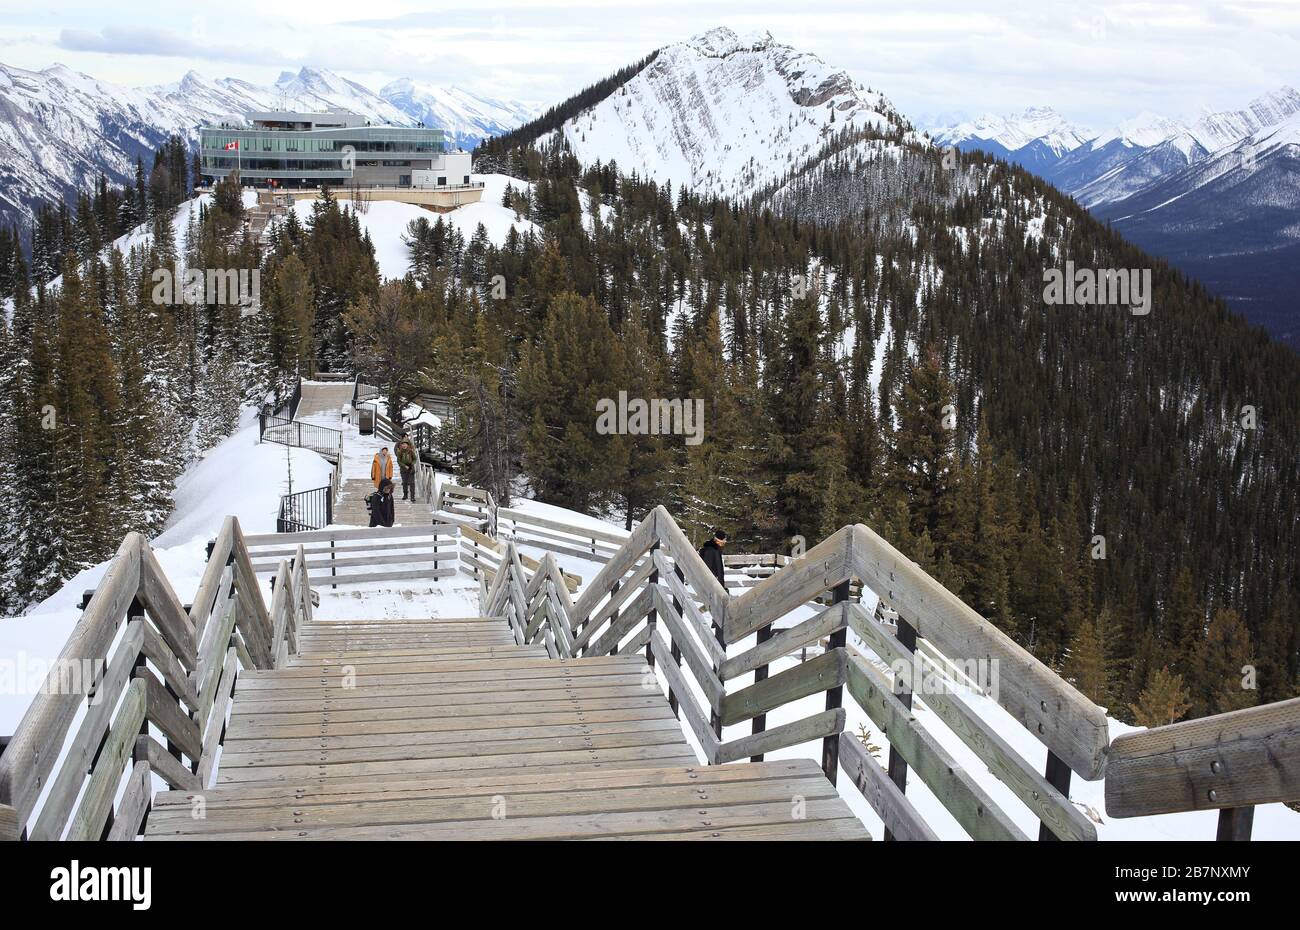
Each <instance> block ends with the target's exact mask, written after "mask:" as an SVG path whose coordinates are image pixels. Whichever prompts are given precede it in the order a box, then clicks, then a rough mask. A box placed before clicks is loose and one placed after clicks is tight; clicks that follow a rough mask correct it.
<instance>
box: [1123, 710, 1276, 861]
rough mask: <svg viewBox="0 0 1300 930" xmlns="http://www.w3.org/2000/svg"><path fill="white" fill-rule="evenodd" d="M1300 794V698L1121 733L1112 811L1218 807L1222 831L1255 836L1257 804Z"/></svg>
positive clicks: (1138, 813)
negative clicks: (1252, 833) (1253, 831)
mask: <svg viewBox="0 0 1300 930" xmlns="http://www.w3.org/2000/svg"><path fill="white" fill-rule="evenodd" d="M1298 799H1300V698H1292V699H1291V700H1289V701H1278V702H1276V703H1273V704H1264V705H1261V706H1259V707H1250V708H1247V709H1245V710H1235V711H1231V712H1229V713H1226V714H1216V715H1215V716H1213V717H1201V718H1199V719H1197V720H1185V721H1183V722H1182V723H1173V724H1170V725H1168V726H1163V727H1153V728H1152V729H1149V730H1140V731H1138V732H1136V733H1126V734H1125V735H1123V736H1121V737H1118V738H1117V739H1116V740H1115V742H1113V743H1112V744H1111V746H1110V761H1109V763H1108V764H1107V767H1106V812H1107V813H1108V814H1110V816H1112V817H1142V816H1147V815H1150V814H1172V813H1178V812H1181V811H1203V810H1217V811H1218V812H1219V829H1218V838H1219V839H1221V840H1246V839H1250V832H1251V827H1252V824H1253V821H1254V816H1255V805H1257V804H1268V803H1273V802H1278V801H1280V802H1294V801H1296V800H1298Z"/></svg>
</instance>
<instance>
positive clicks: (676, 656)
mask: <svg viewBox="0 0 1300 930" xmlns="http://www.w3.org/2000/svg"><path fill="white" fill-rule="evenodd" d="M673 574H674V575H676V576H677V580H678V581H680V582H682V584H683V585H684V584H685V583H686V576H685V575H683V574H682V570H681V568H680V567H678V565H677V563H676V562H674V563H673ZM673 610H675V611H676V612H677V616H679V617H680V616H682V610H683V607H682V604H681V602H680V601H679V600H677V595H676V594H675V593H674V594H673ZM668 651H669V653H670V654H671V655H672V657H673V663H674V664H675V665H676V666H677V667H678V668H681V665H682V647H681V644H680V643H678V642H677V639H676V637H674V638H673V641H672V643H671V644H669V647H668ZM715 671H716V669H715ZM668 706H669V707H671V708H672V709H673V716H674V717H676V718H677V719H678V720H680V719H681V717H682V714H681V709H680V708H679V707H678V706H677V695H676V694H675V693H673V689H672V688H669V689H668Z"/></svg>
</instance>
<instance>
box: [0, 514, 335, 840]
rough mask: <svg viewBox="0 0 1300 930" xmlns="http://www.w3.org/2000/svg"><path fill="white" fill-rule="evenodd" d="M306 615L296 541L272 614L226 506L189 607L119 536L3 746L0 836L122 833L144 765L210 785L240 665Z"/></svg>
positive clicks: (282, 640) (148, 772)
mask: <svg viewBox="0 0 1300 930" xmlns="http://www.w3.org/2000/svg"><path fill="white" fill-rule="evenodd" d="M310 617H311V598H310V591H309V589H308V587H307V581H306V573H305V566H304V558H303V554H302V549H301V547H299V548H298V549H297V550H296V552H295V553H294V558H293V560H292V562H290V561H288V560H283V559H282V560H281V561H280V562H279V564H278V566H277V569H276V590H275V596H274V598H273V600H272V603H271V607H270V610H269V611H268V609H267V607H266V605H265V603H264V601H263V600H262V595H261V592H260V591H259V590H258V584H257V576H256V574H255V573H254V572H253V569H252V564H251V562H250V560H249V557H248V550H247V548H246V546H245V541H244V537H243V535H242V533H241V532H240V529H239V523H238V521H236V520H235V518H234V517H227V518H226V521H225V523H224V524H223V526H222V529H221V533H220V535H219V536H218V537H217V539H216V541H215V542H214V544H213V547H212V552H211V556H210V558H209V561H208V566H207V569H206V571H205V572H204V575H203V578H202V580H201V582H200V584H199V590H198V593H197V594H196V595H195V598H194V604H193V606H191V607H190V608H188V610H187V609H186V608H184V607H182V606H181V603H180V601H179V600H178V599H177V596H176V593H175V592H174V591H173V590H172V587H171V585H170V584H169V583H168V581H167V579H166V577H165V576H164V575H163V572H162V569H161V568H160V567H159V565H158V561H157V559H156V558H155V557H154V554H153V551H152V549H150V547H149V544H148V542H147V541H146V540H145V538H144V537H143V536H141V535H140V534H138V533H131V534H129V535H128V536H127V537H126V539H125V540H123V542H122V545H121V546H120V547H119V548H118V551H117V554H116V555H115V556H114V558H113V560H112V562H110V563H109V566H108V569H107V571H106V572H105V574H104V577H103V579H102V580H101V581H100V583H99V585H98V587H97V588H96V589H95V591H94V595H93V596H92V597H91V598H90V601H89V603H88V604H87V605H86V608H85V612H84V614H83V616H82V618H81V621H80V622H79V623H78V624H77V626H76V628H75V629H74V630H73V632H72V635H71V636H70V637H69V639H68V642H67V644H66V645H65V646H64V648H63V651H62V652H61V653H60V656H59V660H58V662H57V663H56V665H55V668H54V669H53V670H52V671H51V672H50V675H49V676H48V677H47V679H46V682H45V686H44V687H43V688H42V690H41V692H40V693H39V694H37V695H36V697H35V699H34V700H33V701H32V704H31V706H30V707H29V708H28V710H27V713H26V714H25V715H24V717H23V719H22V722H21V724H20V725H19V727H18V730H17V732H16V733H15V734H14V736H13V739H12V741H11V742H10V743H9V745H8V747H7V748H6V749H5V752H4V755H3V756H0V838H2V839H18V838H19V837H20V836H27V837H30V838H31V839H40V840H55V839H70V840H86V839H131V838H132V837H134V836H136V835H137V834H138V833H139V832H140V831H141V830H142V829H143V825H144V821H145V818H146V816H147V815H148V811H149V808H150V806H151V799H152V794H153V779H152V776H155V775H156V776H158V777H159V778H161V779H162V780H163V781H164V782H165V783H167V784H168V785H170V786H171V787H172V788H177V789H182V790H186V791H201V790H203V789H205V788H206V787H208V785H209V783H210V781H211V777H212V772H213V767H214V764H215V762H216V759H217V756H218V753H219V750H220V746H221V743H222V741H223V739H224V738H225V726H226V713H227V711H228V709H229V706H230V701H231V696H232V694H233V692H234V688H235V682H236V678H237V676H238V674H239V670H240V668H259V669H266V668H273V667H275V666H276V665H277V664H279V663H281V662H283V661H285V659H286V657H287V656H288V655H290V654H292V653H294V652H295V651H296V649H297V646H296V643H297V630H298V627H299V625H300V624H301V623H302V622H304V621H305V620H307V619H310ZM83 669H88V670H89V673H88V674H79V673H74V674H69V671H73V672H76V671H77V670H83ZM159 739H162V740H165V745H164V743H162V742H159ZM119 796H120V800H117V803H116V806H114V801H115V799H118V798H119Z"/></svg>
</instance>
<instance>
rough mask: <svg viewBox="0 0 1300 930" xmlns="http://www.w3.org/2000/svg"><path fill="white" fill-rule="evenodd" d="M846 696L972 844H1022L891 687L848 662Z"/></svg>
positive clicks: (864, 665) (855, 660) (867, 667)
mask: <svg viewBox="0 0 1300 930" xmlns="http://www.w3.org/2000/svg"><path fill="white" fill-rule="evenodd" d="M848 686H849V693H850V694H852V695H853V697H854V699H855V700H856V701H857V702H858V704H859V705H861V707H862V709H863V710H865V711H866V712H867V715H868V716H869V717H870V718H871V719H872V720H873V721H875V724H876V726H878V727H880V730H881V732H882V733H884V735H885V737H886V739H888V740H889V745H890V746H892V747H893V748H895V749H897V750H898V752H899V754H900V755H901V756H902V757H903V758H904V759H906V760H907V764H908V765H909V766H911V768H912V769H913V770H914V771H915V772H916V774H917V775H918V776H920V778H921V780H922V781H924V782H925V783H926V785H927V786H928V787H929V788H930V790H931V791H932V792H934V795H935V797H937V798H938V799H939V801H940V802H941V803H942V804H943V806H944V807H946V808H947V809H948V810H949V811H950V812H951V813H952V815H953V817H954V818H956V820H957V822H958V823H959V824H961V826H962V829H964V830H965V831H966V832H967V833H968V834H970V836H971V838H972V839H977V840H1026V839H1028V837H1027V836H1025V834H1024V833H1023V832H1022V831H1021V830H1020V828H1019V827H1017V826H1016V825H1015V822H1014V821H1012V820H1011V818H1009V817H1008V816H1007V815H1006V814H1005V813H1003V812H1002V810H1001V809H1000V808H999V807H998V806H997V805H996V804H994V803H993V801H992V799H991V798H989V796H988V794H987V793H986V792H985V791H984V789H983V788H981V787H980V786H979V784H978V783H977V782H976V781H975V779H973V778H972V777H971V776H970V773H968V772H967V771H966V770H965V769H963V768H962V767H961V766H960V765H958V764H957V761H956V760H955V759H953V757H952V756H951V755H950V754H949V753H948V751H947V750H946V749H944V748H943V746H941V745H940V744H939V741H938V740H936V739H935V738H934V736H933V734H931V733H930V732H929V731H928V730H926V729H925V728H924V727H923V726H921V725H920V724H919V723H917V722H916V719H915V717H913V716H912V712H911V711H910V710H909V709H908V708H907V707H905V706H904V705H903V702H902V701H900V700H899V699H898V696H897V695H895V694H894V693H893V691H892V689H891V688H890V686H889V683H888V682H887V681H885V678H884V676H883V675H881V674H880V672H878V671H877V670H876V669H875V668H874V667H873V666H872V665H871V664H870V663H868V662H865V661H863V660H862V659H861V658H859V657H858V656H849V664H848Z"/></svg>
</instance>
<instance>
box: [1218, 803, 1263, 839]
mask: <svg viewBox="0 0 1300 930" xmlns="http://www.w3.org/2000/svg"><path fill="white" fill-rule="evenodd" d="M1254 824H1255V808H1254V805H1251V806H1250V807H1225V808H1223V809H1222V810H1220V811H1219V830H1218V833H1217V834H1216V835H1215V837H1214V838H1215V839H1216V840H1218V841H1219V842H1221V843H1236V842H1247V841H1249V840H1250V831H1251V828H1252V827H1253V826H1254Z"/></svg>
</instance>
